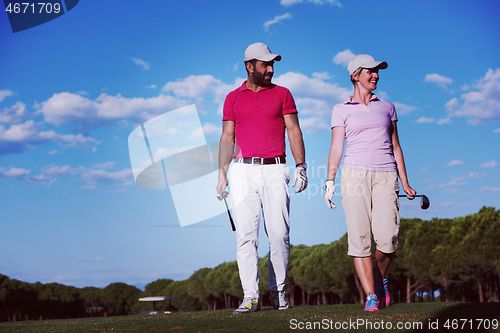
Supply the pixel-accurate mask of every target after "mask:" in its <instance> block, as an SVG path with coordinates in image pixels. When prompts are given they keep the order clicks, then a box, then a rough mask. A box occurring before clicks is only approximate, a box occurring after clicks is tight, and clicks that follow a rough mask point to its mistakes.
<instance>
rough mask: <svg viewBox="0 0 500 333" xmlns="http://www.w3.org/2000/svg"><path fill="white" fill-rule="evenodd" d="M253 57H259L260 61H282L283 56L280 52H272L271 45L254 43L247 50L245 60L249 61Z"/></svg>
mask: <svg viewBox="0 0 500 333" xmlns="http://www.w3.org/2000/svg"><path fill="white" fill-rule="evenodd" d="M252 59H257V60H260V61H266V62H267V61H271V60H276V61H280V60H281V56H280V55H279V54H272V53H271V50H270V49H269V47H268V46H267V45H266V44H264V43H253V44H252V45H250V46H249V47H247V49H246V50H245V60H244V61H249V60H252Z"/></svg>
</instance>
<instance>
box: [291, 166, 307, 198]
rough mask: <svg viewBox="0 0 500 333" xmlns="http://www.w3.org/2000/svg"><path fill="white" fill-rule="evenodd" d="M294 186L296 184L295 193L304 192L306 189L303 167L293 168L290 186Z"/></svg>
mask: <svg viewBox="0 0 500 333" xmlns="http://www.w3.org/2000/svg"><path fill="white" fill-rule="evenodd" d="M295 184H297V188H296V189H295V193H300V192H302V191H304V190H305V189H306V187H307V172H306V168H304V167H303V166H299V167H296V168H295V172H294V173H293V183H292V186H293V187H295Z"/></svg>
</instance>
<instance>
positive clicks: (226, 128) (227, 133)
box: [215, 120, 235, 191]
mask: <svg viewBox="0 0 500 333" xmlns="http://www.w3.org/2000/svg"><path fill="white" fill-rule="evenodd" d="M234 142H235V141H234V121H231V120H224V121H223V122H222V135H221V137H220V143H219V181H218V183H217V187H216V188H215V190H217V191H218V190H219V189H220V188H222V190H225V189H226V187H227V185H228V181H227V170H228V169H229V164H230V163H231V159H232V157H233V153H234Z"/></svg>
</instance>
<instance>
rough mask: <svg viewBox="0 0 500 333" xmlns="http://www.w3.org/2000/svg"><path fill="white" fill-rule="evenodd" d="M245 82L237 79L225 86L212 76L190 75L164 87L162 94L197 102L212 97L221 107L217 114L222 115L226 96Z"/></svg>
mask: <svg viewBox="0 0 500 333" xmlns="http://www.w3.org/2000/svg"><path fill="white" fill-rule="evenodd" d="M244 80H245V79H243V78H236V80H235V81H234V83H233V84H225V83H223V82H222V81H221V80H219V79H216V78H214V77H213V76H212V75H190V76H188V77H186V78H184V79H182V80H178V81H175V82H168V83H167V84H165V86H163V88H162V92H164V93H173V94H174V95H176V96H179V97H183V98H191V99H195V100H201V99H202V98H203V97H207V96H211V97H212V98H213V102H215V103H217V104H218V105H219V107H218V110H217V114H219V115H222V107H223V105H224V100H225V99H226V95H227V94H228V93H229V92H231V91H232V90H234V89H236V88H237V87H239V86H240V85H241V83H242V82H243V81H244Z"/></svg>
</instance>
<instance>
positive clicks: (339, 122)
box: [331, 104, 345, 128]
mask: <svg viewBox="0 0 500 333" xmlns="http://www.w3.org/2000/svg"><path fill="white" fill-rule="evenodd" d="M334 127H345V119H344V117H343V116H342V114H341V113H340V107H339V104H337V105H335V106H334V107H333V111H332V120H331V128H334Z"/></svg>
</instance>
